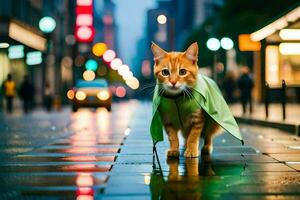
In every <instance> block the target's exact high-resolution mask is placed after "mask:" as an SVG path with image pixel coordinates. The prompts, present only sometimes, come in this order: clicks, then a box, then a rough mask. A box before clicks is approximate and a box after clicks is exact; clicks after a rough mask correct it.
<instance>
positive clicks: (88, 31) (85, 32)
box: [75, 26, 94, 42]
mask: <svg viewBox="0 0 300 200" xmlns="http://www.w3.org/2000/svg"><path fill="white" fill-rule="evenodd" d="M75 35H76V38H77V39H78V41H82V42H85V41H86V42H88V41H90V40H91V39H92V38H93V35H94V30H93V28H92V27H88V26H81V27H79V28H78V29H77V30H76V34H75Z"/></svg>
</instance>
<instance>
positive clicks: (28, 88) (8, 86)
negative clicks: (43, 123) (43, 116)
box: [1, 74, 52, 113]
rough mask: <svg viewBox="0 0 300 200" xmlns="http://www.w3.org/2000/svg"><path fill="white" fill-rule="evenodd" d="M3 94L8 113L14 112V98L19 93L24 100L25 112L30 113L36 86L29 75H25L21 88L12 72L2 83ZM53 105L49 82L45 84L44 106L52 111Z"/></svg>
mask: <svg viewBox="0 0 300 200" xmlns="http://www.w3.org/2000/svg"><path fill="white" fill-rule="evenodd" d="M1 89H2V92H1V95H2V96H4V99H5V107H6V112H7V113H12V112H13V108H14V99H15V97H16V96H17V95H18V96H19V97H20V99H21V100H22V107H23V111H24V113H28V112H30V111H31V110H32V109H33V106H34V96H35V88H34V86H33V84H32V82H31V81H30V79H29V77H28V75H25V76H24V80H23V81H22V83H21V85H20V87H19V88H17V87H16V83H15V81H14V80H13V78H12V75H11V74H8V75H7V79H6V80H5V81H4V82H3V84H2V88H1ZM51 105H52V95H51V92H50V87H49V83H46V84H45V88H44V106H45V108H46V109H47V110H48V111H50V110H51Z"/></svg>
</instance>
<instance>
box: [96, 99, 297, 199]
mask: <svg viewBox="0 0 300 200" xmlns="http://www.w3.org/2000/svg"><path fill="white" fill-rule="evenodd" d="M148 106H149V105H148V104H141V105H140V107H139V108H138V110H145V109H147V107H148ZM150 118H151V113H144V112H138V113H137V114H136V115H135V118H134V119H133V120H134V121H135V123H134V125H133V126H131V129H132V131H131V134H130V135H129V137H127V138H126V140H125V141H124V145H123V146H122V148H121V151H120V153H119V155H118V158H117V160H116V163H115V165H114V167H113V169H112V172H111V175H110V178H109V180H108V183H107V187H106V188H105V190H104V197H103V198H102V199H104V200H119V199H121V200H124V199H130V200H132V199H154V200H155V199H170V200H173V199H189V200H190V199H192V200H194V199H195V200H198V199H199V200H200V199H270V200H272V199H299V196H300V173H299V170H298V171H297V169H296V168H295V167H293V166H292V165H293V164H294V165H297V163H296V162H293V161H296V160H297V161H298V162H299V161H300V156H299V155H300V151H299V149H298V150H296V149H295V148H294V149H291V148H289V149H288V148H287V144H289V143H292V144H293V145H294V146H300V140H299V138H298V137H295V136H291V135H286V134H285V133H283V132H281V131H277V130H276V129H271V128H260V127H259V128H258V127H256V126H241V128H242V133H243V136H244V138H245V140H246V143H245V146H242V145H241V144H240V142H239V141H236V140H235V139H233V138H232V137H231V136H230V135H228V134H222V135H220V136H218V137H217V138H216V139H215V141H214V144H215V148H214V153H213V154H212V156H202V157H200V158H189V159H185V158H184V157H183V156H180V158H179V159H166V151H167V149H168V142H167V141H166V140H165V141H163V142H160V143H158V146H157V151H158V156H159V161H160V164H161V169H160V168H159V167H158V165H157V163H156V168H155V169H153V163H152V159H153V157H152V144H151V142H149V141H151V137H150V135H149V132H148V127H145V126H143V124H144V123H145V119H148V120H149V119H150ZM148 120H147V121H148ZM284 140H285V141H288V142H287V143H285V142H282V141H284ZM292 141H293V142H292ZM277 148H279V150H277ZM283 148H284V150H283ZM281 150H283V151H281ZM273 152H281V154H282V156H279V155H277V154H276V155H275V154H272V153H273ZM182 154H183V149H181V155H182ZM279 154H280V153H279ZM281 154H280V155H281ZM285 154H288V155H289V156H287V155H285ZM289 161H290V162H289ZM299 163H300V162H299ZM298 166H299V164H298Z"/></svg>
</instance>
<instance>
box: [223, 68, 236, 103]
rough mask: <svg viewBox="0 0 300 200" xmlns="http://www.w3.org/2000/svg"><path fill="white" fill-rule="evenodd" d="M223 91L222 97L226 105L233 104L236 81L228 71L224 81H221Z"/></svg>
mask: <svg viewBox="0 0 300 200" xmlns="http://www.w3.org/2000/svg"><path fill="white" fill-rule="evenodd" d="M222 85H223V91H224V97H225V100H226V101H227V103H229V104H230V103H234V102H235V97H234V94H235V91H236V89H237V86H236V85H237V84H236V80H235V78H234V73H233V72H232V71H228V72H227V73H226V75H225V78H224V81H223V84H222Z"/></svg>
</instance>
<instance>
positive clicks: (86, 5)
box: [74, 0, 95, 42]
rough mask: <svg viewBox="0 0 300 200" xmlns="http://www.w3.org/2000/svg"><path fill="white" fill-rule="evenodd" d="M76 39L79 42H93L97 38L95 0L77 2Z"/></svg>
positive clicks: (79, 0) (78, 0)
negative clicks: (94, 16) (94, 13)
mask: <svg viewBox="0 0 300 200" xmlns="http://www.w3.org/2000/svg"><path fill="white" fill-rule="evenodd" d="M74 35H75V38H76V40H77V41H78V42H93V40H94V36H95V28H94V18H93V0H77V1H76V26H75V34H74Z"/></svg>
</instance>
